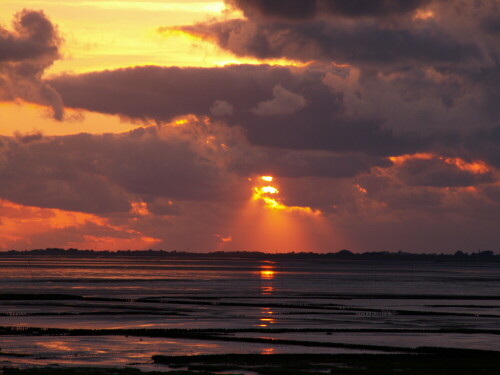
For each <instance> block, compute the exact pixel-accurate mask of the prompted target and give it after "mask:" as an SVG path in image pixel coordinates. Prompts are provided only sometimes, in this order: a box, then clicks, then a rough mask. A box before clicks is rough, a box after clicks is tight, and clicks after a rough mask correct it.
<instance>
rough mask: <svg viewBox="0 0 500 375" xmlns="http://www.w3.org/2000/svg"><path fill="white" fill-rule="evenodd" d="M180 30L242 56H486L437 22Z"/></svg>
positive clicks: (429, 59) (242, 24)
mask: <svg viewBox="0 0 500 375" xmlns="http://www.w3.org/2000/svg"><path fill="white" fill-rule="evenodd" d="M179 29H181V30H183V31H185V32H187V33H191V34H195V35H199V36H201V37H203V38H206V39H210V40H214V41H215V42H216V43H217V44H218V45H219V46H220V47H221V48H224V49H227V50H229V51H231V52H233V53H235V54H236V55H239V56H253V57H257V58H259V59H272V58H288V59H293V60H299V61H312V60H314V61H318V60H319V61H335V62H336V63H340V64H361V65H377V66H378V65H383V64H412V63H413V64H456V63H464V62H470V61H478V60H480V59H482V53H481V50H480V49H479V48H478V46H476V45H475V44H473V43H470V42H461V41H457V40H455V39H454V38H453V37H452V36H451V35H449V34H447V33H446V32H445V31H443V30H441V29H440V28H439V27H438V26H437V25H434V24H429V25H427V26H426V27H424V28H406V27H386V26H385V25H381V24H379V23H376V22H372V21H359V22H356V23H350V22H345V21H340V22H326V21H315V22H301V23H296V24H289V23H280V22H274V23H254V22H252V21H246V20H229V21H222V22H215V23H201V24H197V25H190V26H183V27H180V28H179Z"/></svg>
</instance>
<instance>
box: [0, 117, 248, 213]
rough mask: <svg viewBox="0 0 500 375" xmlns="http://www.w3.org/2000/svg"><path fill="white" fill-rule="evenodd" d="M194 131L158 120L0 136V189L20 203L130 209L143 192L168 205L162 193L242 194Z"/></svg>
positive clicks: (178, 196)
mask: <svg viewBox="0 0 500 375" xmlns="http://www.w3.org/2000/svg"><path fill="white" fill-rule="evenodd" d="M196 126H198V125H193V127H196ZM200 126H201V125H200ZM193 131H197V130H195V129H193ZM198 133H199V129H198ZM191 138H193V134H192V133H189V132H188V133H185V132H179V131H177V130H175V129H171V128H164V129H157V128H155V127H153V128H148V129H142V128H141V129H138V130H136V131H133V132H129V133H124V134H118V135H113V134H104V135H90V134H79V135H71V136H61V137H45V138H43V139H41V140H36V141H31V142H25V141H23V139H22V138H21V139H20V138H19V137H18V139H15V138H8V137H3V138H2V141H3V144H4V146H3V147H2V148H1V149H0V179H1V180H2V181H3V183H2V185H1V187H0V196H1V197H2V198H4V199H8V200H11V201H13V202H16V203H19V204H23V205H30V206H38V207H46V208H60V209H65V210H70V211H81V212H90V213H113V212H128V211H129V210H130V209H131V205H130V203H131V202H132V201H137V200H143V199H145V200H147V201H150V202H153V203H154V207H155V210H158V211H163V212H166V208H169V209H172V210H173V207H162V206H164V203H165V202H164V201H162V200H161V199H160V198H167V202H168V200H170V199H172V200H176V201H183V200H191V201H199V200H209V201H210V200H211V201H216V200H231V199H236V200H238V199H243V198H244V197H245V196H247V194H246V192H243V191H242V189H241V188H238V187H237V186H236V185H235V181H236V179H235V178H232V177H231V176H228V174H227V173H226V172H224V169H223V168H221V167H220V166H219V165H218V163H219V162H220V160H219V157H218V156H217V152H216V150H214V149H212V148H211V146H210V147H209V146H208V145H207V144H206V143H205V140H200V139H191ZM203 145H205V146H203ZM61 155H64V157H62V156H61ZM158 199H159V200H158ZM162 202H163V203H162ZM167 205H168V204H167ZM168 206H170V205H168Z"/></svg>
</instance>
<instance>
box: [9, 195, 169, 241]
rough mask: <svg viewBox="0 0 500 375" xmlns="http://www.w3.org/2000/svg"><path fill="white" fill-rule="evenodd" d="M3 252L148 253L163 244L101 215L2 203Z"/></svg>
mask: <svg viewBox="0 0 500 375" xmlns="http://www.w3.org/2000/svg"><path fill="white" fill-rule="evenodd" d="M0 216H1V217H2V220H1V221H0V249H11V248H16V249H22V248H43V247H54V246H56V247H68V246H70V247H80V248H89V249H96V250H104V249H128V248H134V249H145V248H149V247H151V246H152V245H154V244H156V243H158V242H159V241H160V240H158V239H156V238H153V237H149V236H146V235H144V234H142V233H141V232H139V231H136V230H134V229H130V228H127V226H126V225H123V226H119V225H113V224H112V223H110V221H109V219H107V218H103V217H99V216H97V215H92V214H87V213H82V212H75V211H65V210H59V209H53V208H40V207H33V206H23V205H20V204H16V203H13V202H10V201H7V200H0Z"/></svg>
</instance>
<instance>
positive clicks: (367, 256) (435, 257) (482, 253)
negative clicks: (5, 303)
mask: <svg viewBox="0 0 500 375" xmlns="http://www.w3.org/2000/svg"><path fill="white" fill-rule="evenodd" d="M27 255H28V256H29V255H34V256H37V255H41V256H74V257H86V256H90V257H110V256H148V257H186V258H189V257H191V258H193V257H197V258H204V257H205V258H249V259H341V260H422V261H425V260H429V261H480V262H500V253H499V254H495V253H494V252H493V251H491V250H479V251H478V252H472V253H467V252H463V251H461V250H458V251H456V252H455V253H453V254H445V253H422V254H420V253H411V252H403V251H398V252H389V251H374V252H362V253H355V252H352V251H350V250H345V249H344V250H340V251H338V252H328V253H318V252H295V251H292V252H287V253H266V252H260V251H213V252H206V253H202V252H188V251H177V250H172V251H166V250H153V249H149V250H116V251H111V250H91V249H85V250H81V249H75V248H69V249H62V248H45V249H32V250H8V251H3V252H0V256H27Z"/></svg>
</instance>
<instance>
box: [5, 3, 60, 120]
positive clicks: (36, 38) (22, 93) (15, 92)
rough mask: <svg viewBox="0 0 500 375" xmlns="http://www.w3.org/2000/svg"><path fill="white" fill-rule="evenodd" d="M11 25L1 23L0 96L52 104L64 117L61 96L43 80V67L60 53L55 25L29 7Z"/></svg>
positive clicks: (54, 109)
mask: <svg viewBox="0 0 500 375" xmlns="http://www.w3.org/2000/svg"><path fill="white" fill-rule="evenodd" d="M12 26H13V29H12V31H9V30H6V29H3V28H1V27H0V99H2V100H15V99H17V98H20V99H23V100H27V101H32V102H36V103H39V104H42V105H47V106H50V107H51V108H52V110H53V114H54V117H55V118H56V119H59V120H61V119H62V117H63V104H62V101H61V98H60V96H59V94H58V93H57V92H56V91H55V90H54V89H53V88H52V87H51V86H50V85H49V84H47V83H46V82H44V81H43V80H42V76H43V73H44V71H45V70H46V69H47V68H48V67H49V66H51V65H52V64H53V62H54V61H55V60H57V59H58V58H59V57H60V55H59V47H60V44H61V38H60V36H59V33H58V31H57V29H56V27H55V26H54V25H53V24H52V23H51V22H50V20H49V19H48V18H47V17H46V16H45V14H44V13H43V12H41V11H31V10H26V9H25V10H23V11H21V12H19V13H18V14H16V15H15V17H14V21H13V24H12Z"/></svg>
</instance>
